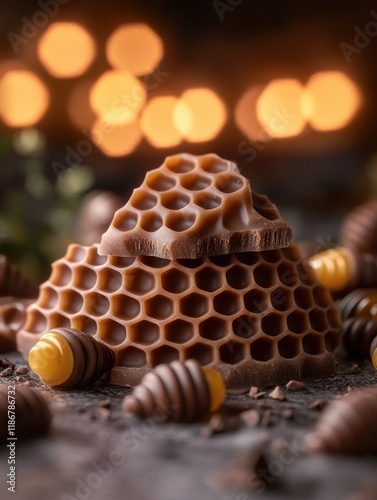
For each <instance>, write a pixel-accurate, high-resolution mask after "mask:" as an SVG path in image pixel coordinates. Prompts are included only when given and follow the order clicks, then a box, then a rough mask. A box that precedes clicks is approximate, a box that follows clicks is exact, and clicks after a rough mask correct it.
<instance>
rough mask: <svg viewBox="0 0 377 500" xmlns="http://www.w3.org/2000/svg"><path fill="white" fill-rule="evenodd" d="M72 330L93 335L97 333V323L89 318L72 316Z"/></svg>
mask: <svg viewBox="0 0 377 500" xmlns="http://www.w3.org/2000/svg"><path fill="white" fill-rule="evenodd" d="M72 328H76V330H79V331H80V332H85V333H87V334H88V335H95V334H96V333H97V329H98V327H97V322H96V321H94V319H93V318H89V316H85V315H82V316H74V317H73V318H72Z"/></svg>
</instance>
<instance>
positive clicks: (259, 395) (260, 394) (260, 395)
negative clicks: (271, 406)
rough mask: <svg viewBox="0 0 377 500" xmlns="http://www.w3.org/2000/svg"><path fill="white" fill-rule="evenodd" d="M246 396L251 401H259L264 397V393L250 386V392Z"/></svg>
mask: <svg viewBox="0 0 377 500" xmlns="http://www.w3.org/2000/svg"><path fill="white" fill-rule="evenodd" d="M248 395H249V396H250V397H251V398H252V399H260V398H263V396H265V395H266V392H263V391H260V390H259V388H258V387H255V386H252V387H250V391H249V393H248Z"/></svg>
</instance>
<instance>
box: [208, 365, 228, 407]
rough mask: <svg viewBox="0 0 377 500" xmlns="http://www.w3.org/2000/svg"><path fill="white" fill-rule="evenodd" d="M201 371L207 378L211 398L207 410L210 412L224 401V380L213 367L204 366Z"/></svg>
mask: <svg viewBox="0 0 377 500" xmlns="http://www.w3.org/2000/svg"><path fill="white" fill-rule="evenodd" d="M203 372H204V376H205V378H206V380H207V384H208V390H209V394H210V400H211V406H210V409H209V411H210V412H211V413H212V412H214V411H216V410H217V409H218V408H219V407H220V406H221V405H222V403H223V401H224V397H225V392H226V388H225V382H224V379H223V378H222V376H221V375H220V373H219V372H217V371H216V370H214V369H213V368H209V367H204V368H203Z"/></svg>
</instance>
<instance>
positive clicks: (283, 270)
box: [278, 261, 299, 286]
mask: <svg viewBox="0 0 377 500" xmlns="http://www.w3.org/2000/svg"><path fill="white" fill-rule="evenodd" d="M278 276H279V279H280V281H281V283H282V284H283V285H286V286H294V285H297V284H298V283H299V278H298V275H297V269H296V266H295V265H294V264H292V263H291V262H287V261H285V262H282V263H281V264H279V265H278Z"/></svg>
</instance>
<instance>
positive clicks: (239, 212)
mask: <svg viewBox="0 0 377 500" xmlns="http://www.w3.org/2000/svg"><path fill="white" fill-rule="evenodd" d="M244 217H245V213H244V208H243V207H242V205H239V203H238V202H235V201H234V200H233V204H232V205H228V207H227V209H226V211H224V214H223V226H224V227H225V229H229V230H230V231H232V230H233V229H234V228H235V227H237V226H240V225H241V226H242V225H243V223H244Z"/></svg>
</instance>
